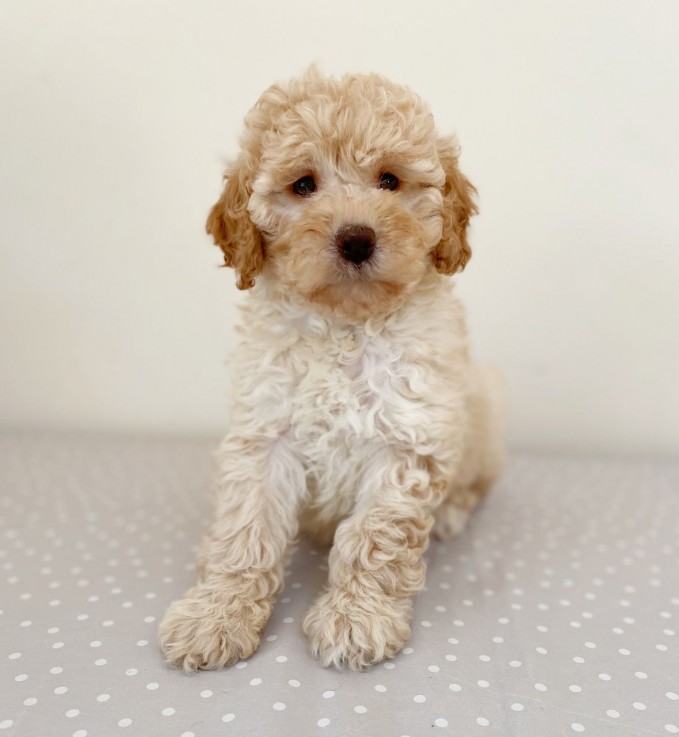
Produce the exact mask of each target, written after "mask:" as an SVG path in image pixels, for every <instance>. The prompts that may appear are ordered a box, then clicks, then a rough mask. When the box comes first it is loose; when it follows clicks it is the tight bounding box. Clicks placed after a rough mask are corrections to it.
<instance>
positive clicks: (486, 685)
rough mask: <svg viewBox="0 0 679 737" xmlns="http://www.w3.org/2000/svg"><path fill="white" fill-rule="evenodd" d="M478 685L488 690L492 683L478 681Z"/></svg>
mask: <svg viewBox="0 0 679 737" xmlns="http://www.w3.org/2000/svg"><path fill="white" fill-rule="evenodd" d="M477 684H478V685H479V686H480V687H481V688H488V686H490V683H488V681H477Z"/></svg>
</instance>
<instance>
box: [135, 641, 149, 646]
mask: <svg viewBox="0 0 679 737" xmlns="http://www.w3.org/2000/svg"><path fill="white" fill-rule="evenodd" d="M148 644H149V641H148V640H137V647H146V646H147V645H148Z"/></svg>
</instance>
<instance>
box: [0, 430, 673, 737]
mask: <svg viewBox="0 0 679 737" xmlns="http://www.w3.org/2000/svg"><path fill="white" fill-rule="evenodd" d="M210 449H211V448H210V446H209V445H208V444H200V443H189V442H179V441H158V440H134V439H129V440H128V439H121V438H118V439H91V438H83V437H81V438H78V437H66V438H57V437H46V436H38V437H36V436H31V435H28V434H24V435H18V436H9V435H8V436H5V437H4V438H2V440H1V441H0V480H1V487H0V528H1V531H0V645H1V647H0V734H3V735H4V734H7V735H17V736H21V737H45V736H48V737H57V736H60V735H65V736H67V737H71V736H73V737H98V736H99V735H102V736H105V737H107V736H108V735H121V736H124V735H130V734H133V735H143V736H144V737H153V736H154V735H162V736H166V735H168V736H175V735H176V737H180V736H183V737H214V736H215V735H229V734H233V735H239V736H245V735H258V736H259V735H263V736H265V737H266V736H268V735H271V736H274V735H275V736H276V737H278V736H279V735H280V736H282V737H287V736H292V735H295V736H298V735H301V736H302V737H303V736H304V735H316V734H318V735H334V736H336V737H347V736H348V735H369V736H370V737H403V736H405V735H407V736H408V737H421V736H422V735H438V734H440V735H460V736H461V737H476V736H479V737H485V736H486V735H503V736H512V735H516V736H517V737H533V736H535V737H545V736H550V737H551V736H556V735H574V734H580V733H583V734H585V735H593V736H594V735H595V736H596V737H605V736H606V735H615V737H644V736H646V735H668V734H679V695H678V694H679V658H678V652H679V649H678V647H677V634H676V630H677V629H679V545H678V538H679V521H678V520H679V466H676V465H662V464H649V463H643V464H642V463H638V464H635V463H628V462H614V461H578V460H568V459H556V458H540V457H528V456H521V457H515V458H514V459H513V460H512V461H511V463H510V465H509V467H508V468H507V470H506V472H505V474H504V475H503V477H502V480H501V482H500V483H499V484H498V485H497V487H496V489H495V491H494V492H493V493H492V495H491V496H490V497H489V498H488V500H487V502H486V503H485V504H484V505H483V507H482V508H480V509H479V510H478V511H477V512H476V513H475V515H474V517H473V519H472V521H471V523H470V525H469V527H468V529H467V530H466V532H464V533H463V534H462V535H461V536H460V537H458V538H457V539H455V540H454V541H451V542H449V543H446V544H440V543H434V544H432V546H431V547H430V549H429V553H428V563H429V568H428V575H427V587H426V590H425V591H424V592H423V593H422V594H421V596H420V597H419V599H418V602H417V606H416V613H415V618H414V621H413V636H412V640H411V642H410V644H409V647H408V648H407V649H406V650H405V651H404V652H403V653H402V654H401V655H399V656H398V657H397V658H396V659H395V660H394V661H392V662H388V663H384V664H382V665H378V666H376V667H374V668H373V669H372V670H370V671H369V672H366V673H351V672H338V671H335V670H324V669H323V668H321V667H320V666H319V665H318V664H317V663H316V662H315V661H314V660H313V659H312V658H311V657H310V656H309V655H308V653H307V649H306V642H305V639H304V636H303V635H302V632H301V621H302V619H303V617H304V613H305V611H306V609H307V608H308V607H309V605H310V604H311V602H312V600H313V599H314V597H315V596H316V595H317V593H318V592H319V590H320V589H321V587H322V584H323V582H324V580H325V577H326V573H327V566H326V551H324V550H317V549H314V548H312V547H311V546H309V545H308V544H305V543H303V544H302V545H301V547H300V549H299V551H298V553H297V554H296V555H295V557H294V558H293V561H292V563H291V565H290V570H289V575H288V578H287V585H286V589H285V591H284V593H283V595H282V597H281V599H280V601H279V602H278V604H277V606H276V609H275V611H274V614H273V617H272V619H271V621H270V623H269V625H268V627H267V629H266V631H265V633H264V637H263V640H262V645H261V648H260V650H259V651H258V652H257V653H256V654H255V655H254V656H253V657H252V658H251V659H250V660H248V661H246V662H242V663H240V664H239V665H238V666H237V667H235V668H232V669H230V670H227V671H222V672H200V673H198V674H195V675H192V676H187V675H184V674H183V673H181V672H178V671H175V670H172V669H170V668H168V667H167V666H166V665H165V663H164V662H163V660H162V658H161V656H160V653H159V651H158V648H157V646H156V628H157V624H158V620H159V618H160V617H161V615H162V613H163V611H164V609H165V607H166V605H167V604H168V602H169V601H170V600H172V599H173V598H176V597H178V596H180V595H181V594H182V592H183V591H184V590H185V589H186V588H187V586H189V585H190V584H191V583H192V582H193V579H194V571H193V559H194V554H195V549H196V545H197V543H198V541H199V540H200V537H201V535H202V533H203V532H204V530H205V528H206V526H207V525H208V522H209V513H210V501H211V500H210V493H209V471H210Z"/></svg>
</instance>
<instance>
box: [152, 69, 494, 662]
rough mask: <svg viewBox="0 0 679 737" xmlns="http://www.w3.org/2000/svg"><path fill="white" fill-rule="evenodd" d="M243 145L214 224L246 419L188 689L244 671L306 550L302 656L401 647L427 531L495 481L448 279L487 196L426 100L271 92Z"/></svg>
mask: <svg viewBox="0 0 679 737" xmlns="http://www.w3.org/2000/svg"><path fill="white" fill-rule="evenodd" d="M241 144H242V148H241V152H240V155H239V157H238V159H237V160H236V161H235V162H234V163H233V164H232V165H231V166H230V167H229V168H228V170H227V172H226V175H225V178H224V180H225V186H224V190H223V192H222V194H221V197H220V198H219V200H218V202H217V203H216V204H215V205H214V207H213V208H212V210H211V212H210V215H209V217H208V221H207V230H208V232H209V233H210V234H211V235H212V236H213V238H214V241H215V243H216V244H217V245H218V246H219V247H220V248H221V249H222V251H223V253H224V261H225V263H226V265H227V266H231V267H233V268H234V269H235V271H236V273H237V278H238V288H239V289H247V290H250V294H249V299H248V300H247V304H245V306H244V307H243V327H242V336H243V337H242V345H241V347H240V349H239V351H238V354H237V355H236V358H235V368H236V371H235V372H234V373H235V383H236V386H235V391H234V398H233V412H232V416H231V421H230V430H229V433H228V435H227V436H226V438H225V439H224V441H223V442H222V444H221V446H220V448H219V450H218V452H217V467H218V468H217V479H216V505H215V513H214V521H213V523H212V527H211V529H210V532H209V534H208V535H207V537H206V539H205V541H204V543H203V546H202V551H201V553H200V555H199V561H198V571H199V574H198V583H197V585H196V586H194V587H193V588H191V589H190V590H189V591H187V592H186V594H185V597H184V598H183V599H180V600H179V601H175V602H174V603H173V604H172V605H171V606H170V608H169V610H168V611H167V613H166V615H165V617H164V619H163V621H162V623H161V625H160V644H161V648H162V650H163V653H164V655H165V657H166V658H167V660H168V662H170V663H172V664H174V665H177V666H181V667H183V669H184V670H185V671H193V670H196V669H197V668H206V669H209V668H222V667H224V666H228V665H232V664H233V663H236V662H237V661H238V660H240V659H242V658H247V657H249V656H250V655H252V654H253V653H254V652H255V650H256V649H257V646H258V645H259V641H260V636H261V634H262V630H263V629H264V627H265V625H266V622H267V620H268V619H269V615H270V614H271V610H272V607H273V604H274V600H275V598H276V596H277V595H278V594H279V592H280V591H281V589H282V587H283V566H284V562H285V560H286V557H287V555H288V554H289V551H290V548H291V546H292V545H293V543H294V541H295V539H296V537H297V535H298V533H300V532H302V533H306V534H307V535H310V536H311V537H312V538H314V539H316V540H318V541H320V542H321V543H325V544H332V549H331V551H330V558H329V568H330V573H329V579H328V584H327V586H326V588H325V591H324V592H323V593H322V594H321V596H320V597H319V598H318V600H317V601H316V602H315V604H314V605H313V606H312V607H311V610H310V611H309V613H308V615H307V616H306V619H305V621H304V632H305V633H306V635H307V637H308V638H309V642H310V647H311V652H312V653H313V655H314V656H316V657H317V658H318V659H319V660H320V662H321V663H322V664H323V665H324V666H330V665H333V666H336V667H343V666H348V667H349V668H352V669H354V670H363V669H365V668H366V667H368V666H370V665H371V664H373V663H377V662H379V661H381V660H383V659H385V658H390V657H392V656H394V655H395V654H396V653H398V652H399V651H400V650H401V648H402V647H403V646H404V644H405V643H406V642H407V640H408V638H409V635H410V625H409V622H410V619H411V616H412V608H413V603H412V600H413V596H414V595H415V594H416V593H417V592H418V591H419V590H420V589H421V588H422V585H423V582H424V576H425V565H424V562H423V560H422V555H423V552H424V550H425V548H426V547H427V544H428V540H429V537H430V533H431V531H432V529H433V532H434V533H435V534H436V535H438V536H440V537H444V538H445V537H449V536H451V535H453V534H455V533H456V532H459V531H460V530H461V529H462V527H463V526H464V524H465V521H466V519H467V516H468V515H469V513H470V511H471V510H472V509H473V507H474V506H475V505H476V504H477V502H478V501H479V499H480V498H481V497H482V496H483V495H484V494H485V493H486V491H487V490H488V488H489V486H490V485H491V483H492V482H493V480H494V478H495V477H496V475H497V473H498V471H499V469H500V466H501V462H502V457H503V448H502V438H501V432H500V427H499V426H500V423H499V419H498V418H499V412H498V409H497V406H496V405H497V397H498V392H497V390H496V388H495V385H494V384H495V382H494V380H492V378H491V376H490V375H489V374H487V373H484V372H481V371H478V370H476V369H475V368H474V367H473V366H472V364H471V363H470V359H469V355H468V349H467V339H466V332H465V324H464V315H463V311H462V308H461V306H460V304H459V303H458V301H457V300H456V298H455V297H454V296H453V294H452V288H451V284H450V282H449V279H448V277H449V276H450V275H452V274H454V273H455V272H456V271H461V270H462V269H463V268H464V266H465V264H466V263H467V261H468V259H469V257H470V255H471V252H470V248H469V244H468V242H467V225H468V223H469V218H470V217H471V215H473V214H474V213H475V212H476V207H475V204H474V201H473V195H474V193H475V190H474V188H473V187H472V185H471V184H470V183H469V182H468V181H467V179H466V178H465V177H464V176H463V175H462V174H461V173H460V171H459V169H458V149H457V145H456V143H455V140H454V139H453V138H452V137H440V136H439V135H437V133H436V130H435V127H434V121H433V119H432V116H431V114H430V112H429V110H428V109H427V107H426V106H425V105H424V104H423V103H422V101H421V100H420V99H419V98H418V97H417V96H416V95H415V94H414V93H413V92H411V91H410V90H408V89H406V88H405V87H401V86H398V85H396V84H392V83H391V82H389V81H387V80H386V79H384V78H382V77H379V76H377V75H365V76H363V75H349V76H345V77H343V78H341V79H332V78H327V77H324V76H322V75H321V74H320V73H318V72H317V71H315V70H311V71H310V72H307V73H306V74H305V75H304V76H303V77H302V78H300V79H297V80H293V81H291V82H289V83H288V84H285V85H274V86H273V87H270V88H269V89H268V90H267V91H266V92H264V94H263V95H262V96H261V97H260V99H259V101H258V102H257V103H256V105H255V106H254V108H253V109H252V110H251V111H250V113H249V114H248V115H247V117H246V119H245V133H244V135H243V137H242V141H241Z"/></svg>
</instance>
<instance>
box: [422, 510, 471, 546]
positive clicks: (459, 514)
mask: <svg viewBox="0 0 679 737" xmlns="http://www.w3.org/2000/svg"><path fill="white" fill-rule="evenodd" d="M470 514H471V512H470V510H468V509H463V508H462V507H459V506H457V505H456V504H451V503H450V502H448V503H444V504H442V505H441V506H440V507H439V508H438V509H437V510H436V517H435V519H434V526H433V528H432V534H433V535H434V537H437V538H438V539H439V540H450V539H451V538H453V537H455V536H456V535H459V534H460V533H461V532H462V531H463V530H464V528H465V527H466V526H467V522H468V521H469V515H470Z"/></svg>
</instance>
